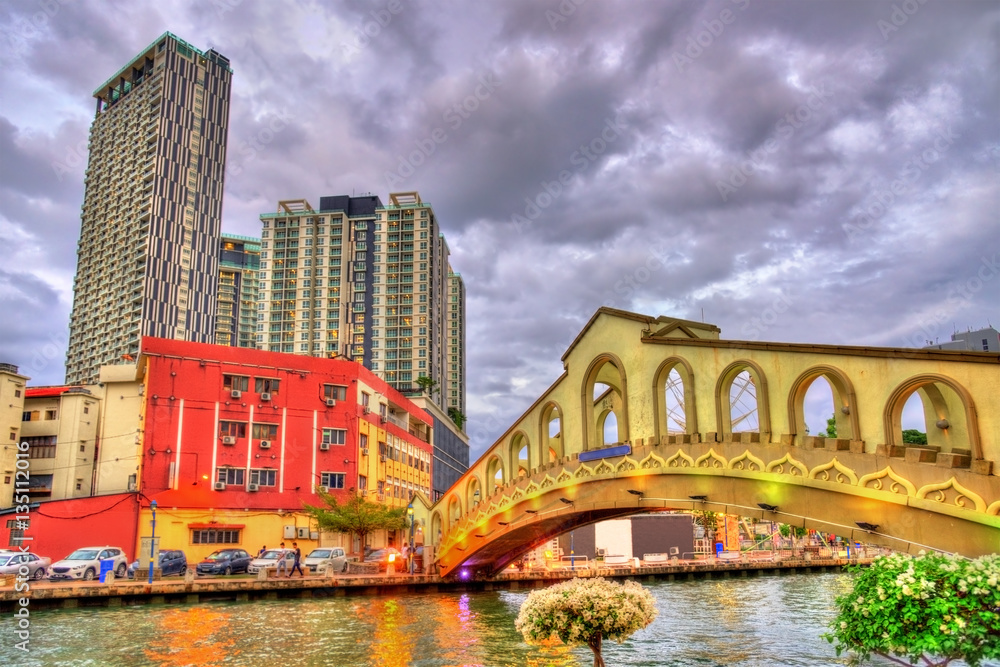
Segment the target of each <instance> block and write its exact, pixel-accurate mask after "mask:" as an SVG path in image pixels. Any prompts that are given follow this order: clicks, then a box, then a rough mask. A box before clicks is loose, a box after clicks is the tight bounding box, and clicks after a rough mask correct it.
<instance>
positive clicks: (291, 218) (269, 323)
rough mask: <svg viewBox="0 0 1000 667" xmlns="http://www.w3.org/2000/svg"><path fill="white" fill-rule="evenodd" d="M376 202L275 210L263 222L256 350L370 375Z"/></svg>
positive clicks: (288, 204) (295, 203)
mask: <svg viewBox="0 0 1000 667" xmlns="http://www.w3.org/2000/svg"><path fill="white" fill-rule="evenodd" d="M381 207H382V202H381V200H379V198H378V197H377V196H375V195H363V196H360V197H348V196H346V195H344V196H335V197H321V198H320V207H319V210H318V211H317V210H315V209H313V207H312V205H311V204H310V203H309V202H308V201H306V200H304V199H297V200H289V201H281V202H278V211H277V212H276V213H265V214H263V215H261V216H260V219H261V227H262V229H261V252H260V299H259V301H258V304H257V308H258V311H257V323H258V329H261V327H260V326H259V325H263V328H262V329H261V330H260V331H258V333H257V347H258V348H259V349H262V350H268V351H270V352H288V353H294V354H305V355H309V356H312V357H347V358H349V359H352V360H354V361H358V362H361V363H362V364H364V365H365V366H366V367H367V368H372V365H371V363H372V347H371V340H372V338H371V336H372V333H371V332H372V314H373V311H372V304H373V302H374V301H373V299H374V296H375V289H374V285H375V277H374V266H373V265H372V264H371V261H370V260H371V253H372V248H373V243H372V240H373V233H372V232H373V229H374V226H375V220H376V211H377V210H378V209H380V208H381Z"/></svg>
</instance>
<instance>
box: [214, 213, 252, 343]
mask: <svg viewBox="0 0 1000 667" xmlns="http://www.w3.org/2000/svg"><path fill="white" fill-rule="evenodd" d="M259 273H260V239H255V238H251V237H249V236H237V235H236V234H226V233H225V232H223V234H222V248H221V252H220V254H219V297H218V301H217V302H216V308H215V343H216V344H217V345H229V346H232V347H257V301H258V297H259V296H260V285H259V282H258V274H259Z"/></svg>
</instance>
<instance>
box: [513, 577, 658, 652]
mask: <svg viewBox="0 0 1000 667" xmlns="http://www.w3.org/2000/svg"><path fill="white" fill-rule="evenodd" d="M657 613H658V612H657V610H656V601H655V600H654V599H653V595H652V594H651V593H650V592H649V591H647V590H646V589H645V588H643V587H642V586H641V585H640V584H638V583H636V582H634V581H626V582H624V583H622V584H618V583H615V582H612V581H608V580H606V579H604V578H601V577H598V578H596V579H571V580H570V581H565V582H563V583H561V584H556V585H555V586H550V587H548V588H545V589H542V590H538V591H532V592H531V594H530V595H528V599H527V600H525V601H524V603H523V604H522V605H521V611H520V613H519V614H518V615H517V620H516V621H515V622H514V627H515V628H516V629H517V631H518V632H520V633H521V634H522V635H523V636H524V640H525V641H526V642H528V643H529V644H539V643H542V642H545V641H547V640H551V639H553V638H555V639H558V640H559V641H561V642H563V643H564V644H567V645H569V646H573V645H581V644H586V645H587V646H589V647H590V649H591V650H592V651H593V652H594V667H604V659H603V658H602V657H601V640H602V639H611V640H613V641H616V642H618V643H619V644H621V643H622V642H624V641H625V640H626V639H627V638H628V637H629V636H630V635H631V634H632V633H634V632H635V631H636V630H641V629H642V628H644V627H646V626H647V625H649V624H650V623H652V622H653V619H655V618H656V615H657Z"/></svg>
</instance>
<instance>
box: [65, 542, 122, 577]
mask: <svg viewBox="0 0 1000 667" xmlns="http://www.w3.org/2000/svg"><path fill="white" fill-rule="evenodd" d="M108 559H111V560H113V561H114V567H113V568H112V569H113V570H114V573H115V576H116V577H124V576H125V572H126V571H127V570H128V560H127V559H126V558H125V552H124V551H122V550H121V549H119V548H118V547H84V548H82V549H77V550H76V551H74V552H73V553H71V554H70V555H68V556H66V557H65V558H63V559H62V560H61V561H57V562H55V563H53V564H52V567H50V568H49V579H83V580H85V581H92V580H94V579H96V578H97V576H98V575H99V574H100V573H101V561H104V560H108Z"/></svg>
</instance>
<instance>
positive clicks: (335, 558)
mask: <svg viewBox="0 0 1000 667" xmlns="http://www.w3.org/2000/svg"><path fill="white" fill-rule="evenodd" d="M327 565H332V566H333V571H334V572H343V571H344V570H346V569H347V554H346V553H345V552H344V550H343V549H341V548H340V547H320V548H319V549H313V550H312V551H310V552H309V555H308V556H306V557H305V560H303V561H302V566H303V567H305V568H308V569H309V572H311V573H314V574H315V573H316V572H320V571H321V570H322V569H323V568H324V567H326V566H327Z"/></svg>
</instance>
